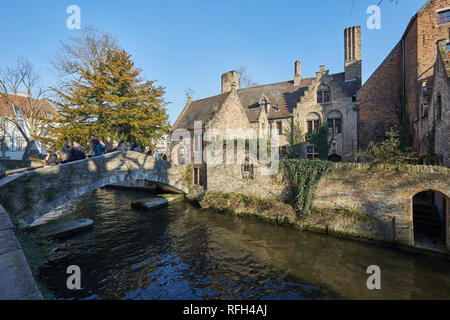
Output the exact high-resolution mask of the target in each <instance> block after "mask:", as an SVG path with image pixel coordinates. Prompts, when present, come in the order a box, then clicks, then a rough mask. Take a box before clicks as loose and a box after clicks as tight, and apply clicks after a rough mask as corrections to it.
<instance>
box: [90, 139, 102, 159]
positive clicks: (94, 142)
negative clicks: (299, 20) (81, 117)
mask: <svg viewBox="0 0 450 320" xmlns="http://www.w3.org/2000/svg"><path fill="white" fill-rule="evenodd" d="M99 143H100V141H98V140H97V139H92V140H91V141H90V142H89V151H88V156H89V157H94V156H95V147H96V146H97V144H99Z"/></svg>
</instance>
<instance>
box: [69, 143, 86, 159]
mask: <svg viewBox="0 0 450 320" xmlns="http://www.w3.org/2000/svg"><path fill="white" fill-rule="evenodd" d="M71 159H72V161H78V160H83V159H86V153H85V152H84V148H83V146H82V145H80V144H79V143H78V142H76V141H74V142H73V144H72V157H71Z"/></svg>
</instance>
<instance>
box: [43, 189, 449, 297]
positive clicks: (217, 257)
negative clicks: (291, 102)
mask: <svg viewBox="0 0 450 320" xmlns="http://www.w3.org/2000/svg"><path fill="white" fill-rule="evenodd" d="M145 196H146V195H145V194H143V193H139V192H127V191H118V190H106V189H101V190H97V191H95V192H93V193H90V194H88V195H85V196H83V197H82V198H80V199H78V200H77V201H75V202H72V203H70V204H69V205H67V206H65V207H64V208H62V209H60V213H64V214H71V215H75V216H77V217H84V218H89V219H92V220H94V227H93V229H92V230H90V231H87V232H84V233H82V234H79V235H76V236H74V237H71V238H69V239H65V240H60V241H58V242H57V248H56V249H55V252H54V254H53V257H52V259H51V261H49V262H48V263H47V264H46V265H44V266H43V267H42V268H41V276H42V279H43V280H44V281H45V282H46V283H47V286H48V288H49V289H50V290H51V291H53V292H54V294H55V296H56V298H58V299H450V262H449V261H445V260H440V259H437V258H432V257H428V256H422V255H413V254H408V253H404V252H401V251H397V250H395V249H390V248H383V247H378V246H374V245H369V244H365V243H360V242H356V241H350V240H343V239H337V238H333V237H330V236H325V235H319V234H314V233H308V232H300V231H297V230H295V229H291V228H287V227H279V226H275V225H272V224H266V223H262V222H260V221H257V220H252V219H250V218H237V217H233V216H229V215H221V214H219V213H216V212H214V211H210V210H202V209H198V208H195V207H193V206H191V205H189V204H187V203H184V202H181V203H177V204H173V205H170V207H169V208H165V209H161V210H157V211H148V212H143V211H135V210H132V209H131V206H130V202H131V200H135V199H139V198H144V197H145ZM69 265H78V266H79V267H80V268H81V273H82V289H81V290H76V291H71V290H68V289H67V287H66V280H67V277H68V275H67V274H66V269H67V267H68V266H69ZM371 265H378V266H380V268H381V285H382V289H381V290H376V291H370V290H368V289H367V285H366V281H367V278H368V277H369V275H368V274H367V273H366V270H367V267H368V266H371Z"/></svg>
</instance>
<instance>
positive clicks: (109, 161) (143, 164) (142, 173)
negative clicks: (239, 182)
mask: <svg viewBox="0 0 450 320" xmlns="http://www.w3.org/2000/svg"><path fill="white" fill-rule="evenodd" d="M125 180H147V181H152V182H155V183H157V184H165V185H169V186H172V187H174V188H176V189H178V190H179V191H180V192H187V188H186V183H185V167H184V166H178V165H173V164H171V163H170V162H167V161H162V160H159V161H156V160H155V159H154V158H153V157H150V156H147V155H145V154H142V153H137V152H126V153H124V152H115V153H110V154H106V155H104V156H99V157H94V158H89V159H86V160H80V161H76V162H71V163H67V164H63V165H60V166H54V167H48V168H44V169H38V170H35V171H31V172H26V173H24V174H22V175H20V176H19V177H18V178H16V179H15V180H12V181H10V182H8V183H6V184H4V185H2V186H1V187H0V191H1V192H0V203H1V204H2V205H3V206H4V207H5V208H6V209H7V210H8V212H9V213H10V214H11V216H12V218H13V219H15V220H16V221H17V222H20V223H21V224H23V225H29V224H31V223H33V221H35V220H36V219H37V218H39V217H41V216H42V215H44V214H46V213H48V212H50V211H52V210H53V209H55V208H57V207H58V206H60V205H62V204H64V203H65V202H67V201H69V200H72V199H76V198H78V197H80V196H81V195H83V194H85V193H88V192H91V191H93V190H95V189H98V188H101V187H104V186H107V185H110V184H114V183H120V182H122V181H125Z"/></svg>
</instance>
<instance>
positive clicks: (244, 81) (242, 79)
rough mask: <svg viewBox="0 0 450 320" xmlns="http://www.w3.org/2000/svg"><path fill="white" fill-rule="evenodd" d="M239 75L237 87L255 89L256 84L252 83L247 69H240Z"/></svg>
mask: <svg viewBox="0 0 450 320" xmlns="http://www.w3.org/2000/svg"><path fill="white" fill-rule="evenodd" d="M238 73H239V86H240V87H241V88H250V87H256V86H257V85H258V84H257V83H256V82H254V81H253V79H252V78H251V77H250V76H249V75H248V73H247V69H246V68H245V67H240V68H239V70H238Z"/></svg>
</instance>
